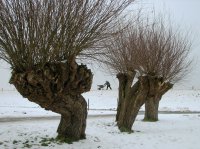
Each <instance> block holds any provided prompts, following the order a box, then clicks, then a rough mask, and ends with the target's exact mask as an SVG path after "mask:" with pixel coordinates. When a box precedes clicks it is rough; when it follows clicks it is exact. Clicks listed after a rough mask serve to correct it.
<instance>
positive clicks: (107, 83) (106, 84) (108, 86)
mask: <svg viewBox="0 0 200 149" xmlns="http://www.w3.org/2000/svg"><path fill="white" fill-rule="evenodd" d="M104 85H105V86H106V90H108V88H110V89H111V90H112V88H111V86H110V82H108V81H106V83H105V84H104Z"/></svg>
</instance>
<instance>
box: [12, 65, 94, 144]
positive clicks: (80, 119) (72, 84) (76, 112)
mask: <svg viewBox="0 0 200 149" xmlns="http://www.w3.org/2000/svg"><path fill="white" fill-rule="evenodd" d="M92 78H93V75H92V73H91V71H90V69H87V67H86V66H85V65H77V64H76V63H75V62H73V63H70V64H69V63H51V64H50V63H47V64H46V65H45V66H43V68H41V69H32V70H27V71H26V72H16V71H13V72H12V77H11V79H10V83H11V84H14V85H15V87H16V89H17V90H18V91H19V93H20V94H21V95H22V96H23V97H25V98H27V99H28V100H29V101H32V102H35V103H37V104H39V105H40V106H41V107H43V108H45V109H46V110H51V111H53V112H56V113H59V114H61V121H60V124H59V126H58V129H57V132H58V136H59V137H62V138H63V137H64V138H68V139H71V140H79V139H81V138H85V128H86V118H87V103H86V101H85V99H84V98H83V96H82V95H81V94H82V93H83V92H87V91H89V90H90V88H91V84H92Z"/></svg>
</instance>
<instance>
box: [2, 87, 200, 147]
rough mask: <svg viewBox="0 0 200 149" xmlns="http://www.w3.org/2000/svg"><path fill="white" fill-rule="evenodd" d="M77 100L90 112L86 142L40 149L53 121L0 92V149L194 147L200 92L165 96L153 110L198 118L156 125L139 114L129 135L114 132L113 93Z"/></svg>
mask: <svg viewBox="0 0 200 149" xmlns="http://www.w3.org/2000/svg"><path fill="white" fill-rule="evenodd" d="M83 96H84V97H85V99H86V100H87V102H88V101H89V109H90V110H89V112H88V114H89V116H88V119H87V129H86V137H87V138H86V139H84V140H81V141H79V142H74V143H73V144H66V143H64V144H58V143H55V142H52V143H50V144H47V145H48V147H46V146H42V145H45V144H42V143H43V142H44V140H45V139H47V140H48V139H50V138H55V137H56V135H57V133H56V129H57V126H58V123H59V115H58V114H55V113H53V112H50V111H45V110H43V109H42V108H40V107H39V106H38V105H37V104H35V103H32V102H29V101H28V100H27V99H25V98H23V97H22V96H21V95H19V93H17V92H14V91H4V92H0V128H1V129H0V149H4V148H5V149H14V148H16V149H18V148H27V147H31V148H34V149H38V148H41V149H43V148H44V149H45V148H56V149H62V148H67V149H95V148H102V149H132V148H134V149H140V148H142V149H160V148H162V149H168V148H170V149H178V148H181V149H197V148H199V146H200V141H199V138H200V127H199V126H200V109H199V107H200V90H171V91H169V92H167V93H166V95H164V96H163V98H162V100H161V102H160V108H159V111H182V112H188V111H195V112H199V113H196V114H186V113H182V114H159V121H158V122H143V121H142V119H143V115H142V114H139V115H138V116H137V119H136V121H135V123H134V125H133V130H134V133H131V134H128V133H121V132H120V131H119V130H118V128H117V126H116V123H115V113H116V111H115V109H116V106H117V91H116V90H112V91H110V90H101V91H95V90H93V91H91V92H88V93H85V94H84V95H83ZM143 110H144V107H142V108H141V111H143ZM19 117H21V119H17V118H19ZM30 117H35V119H31V118H30ZM37 117H44V118H40V119H38V118H37ZM45 117H46V118H49V119H45ZM3 118H4V119H7V120H8V121H3ZM11 118H16V120H15V121H11ZM27 118H30V119H27ZM23 119H24V120H23Z"/></svg>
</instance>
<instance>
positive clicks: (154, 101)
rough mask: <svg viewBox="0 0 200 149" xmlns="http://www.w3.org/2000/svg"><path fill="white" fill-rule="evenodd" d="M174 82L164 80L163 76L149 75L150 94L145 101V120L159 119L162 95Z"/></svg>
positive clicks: (153, 120)
mask: <svg viewBox="0 0 200 149" xmlns="http://www.w3.org/2000/svg"><path fill="white" fill-rule="evenodd" d="M172 87H173V84H171V83H169V82H163V79H162V78H158V77H153V76H149V94H148V96H147V100H146V102H145V116H144V121H149V122H155V121H158V108H159V102H160V100H161V98H162V96H163V95H164V94H165V93H166V92H167V91H168V90H170V89H171V88H172Z"/></svg>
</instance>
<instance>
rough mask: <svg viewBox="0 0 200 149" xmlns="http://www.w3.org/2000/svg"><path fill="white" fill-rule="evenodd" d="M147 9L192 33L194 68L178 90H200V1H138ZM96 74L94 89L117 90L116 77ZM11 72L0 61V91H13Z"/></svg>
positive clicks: (96, 71)
mask: <svg viewBox="0 0 200 149" xmlns="http://www.w3.org/2000/svg"><path fill="white" fill-rule="evenodd" d="M138 4H139V5H143V6H144V7H145V8H152V7H153V8H154V9H155V11H156V12H161V13H166V14H167V15H168V14H169V15H170V16H171V19H172V21H173V22H175V24H178V25H179V26H180V27H181V28H182V29H183V30H186V31H191V32H192V37H193V39H192V41H193V47H192V52H191V57H193V58H194V62H193V67H192V70H191V72H190V74H189V75H188V76H187V77H186V78H185V79H184V80H183V81H181V82H180V83H178V84H176V86H175V87H176V88H180V89H182V88H189V89H191V88H192V87H193V88H195V89H200V78H199V75H200V65H199V64H200V16H199V15H200V0H137V5H138ZM92 69H93V74H94V81H93V89H95V88H96V85H97V84H103V83H105V81H106V80H109V81H110V82H111V85H112V87H113V88H117V86H118V82H117V80H116V77H115V76H109V75H108V74H105V73H104V72H101V71H99V68H92ZM10 73H11V71H10V70H9V65H7V64H5V63H4V62H2V61H0V89H1V88H4V89H13V88H14V87H13V86H12V85H10V84H9V83H8V82H9V78H10Z"/></svg>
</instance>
